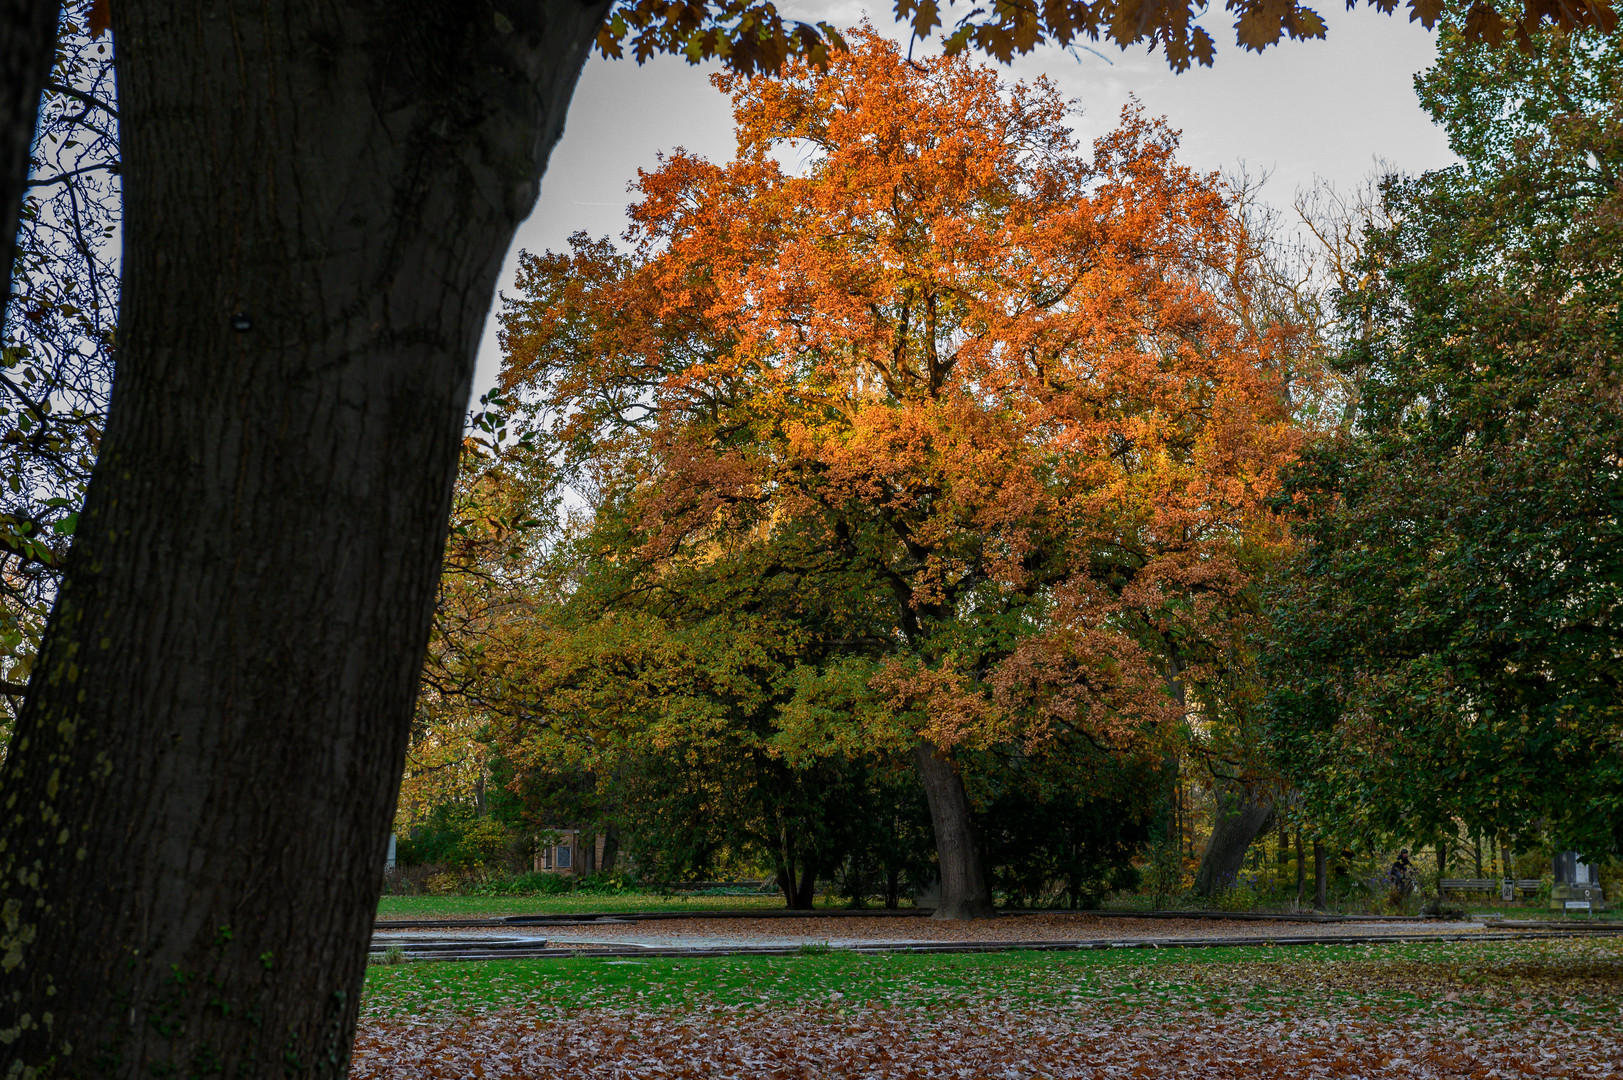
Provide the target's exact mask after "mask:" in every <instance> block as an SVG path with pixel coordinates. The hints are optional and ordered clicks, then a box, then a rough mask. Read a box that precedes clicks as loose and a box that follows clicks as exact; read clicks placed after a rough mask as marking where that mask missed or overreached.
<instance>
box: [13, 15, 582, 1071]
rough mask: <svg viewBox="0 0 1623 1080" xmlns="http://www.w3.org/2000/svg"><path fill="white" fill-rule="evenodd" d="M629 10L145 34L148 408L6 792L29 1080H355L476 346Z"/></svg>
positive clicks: (141, 145)
mask: <svg viewBox="0 0 1623 1080" xmlns="http://www.w3.org/2000/svg"><path fill="white" fill-rule="evenodd" d="M606 6H607V5H606V4H605V3H595V4H581V3H578V2H577V0H522V2H521V0H494V2H493V3H489V2H481V3H456V2H451V0H347V2H331V0H328V2H324V3H318V2H317V0H272V2H269V3H265V2H261V0H253V2H249V0H181V2H159V0H119V2H118V3H115V4H114V5H113V15H114V19H115V26H114V30H115V40H116V41H117V42H118V59H117V63H118V77H119V95H120V101H119V107H120V113H121V127H122V132H123V151H124V159H123V177H124V192H125V199H126V219H125V220H126V224H125V234H124V286H123V304H124V306H123V311H122V315H121V321H120V325H119V355H118V376H117V382H116V385H115V386H114V389H113V397H112V407H111V414H110V419H109V422H108V427H107V431H106V436H105V440H104V442H103V444H102V450H101V456H100V459H99V461H98V462H97V465H96V470H95V474H94V479H93V481H92V483H91V485H90V489H89V492H88V495H87V499H86V505H85V509H84V512H83V514H82V516H81V518H80V523H79V530H78V534H77V539H76V543H75V546H74V549H73V552H72V556H71V560H70V562H69V565H68V567H67V572H66V576H65V581H64V585H63V587H62V590H61V593H60V597H59V600H58V603H57V606H56V609H55V611H54V613H53V615H52V619H51V623H50V626H49V629H48V631H47V634H46V641H45V645H44V648H43V653H42V657H41V660H40V662H39V664H38V665H37V666H36V669H35V674H34V678H33V680H32V683H31V686H30V693H29V696H28V699H27V702H26V704H25V706H24V708H23V711H22V714H21V716H20V718H19V721H18V724H17V730H16V734H15V737H14V739H13V741H12V744H11V747H10V751H9V754H8V756H7V759H6V762H5V766H4V771H3V773H0V798H3V799H4V806H5V808H6V811H7V813H6V815H5V818H4V821H3V823H0V874H3V882H0V914H3V917H4V925H3V926H0V1075H4V1076H6V1077H17V1076H27V1075H30V1074H31V1073H32V1071H33V1070H36V1069H44V1068H46V1067H47V1065H48V1063H50V1065H49V1068H50V1069H51V1075H52V1076H85V1075H111V1076H126V1077H135V1076H141V1077H147V1076H152V1075H171V1074H172V1075H193V1074H194V1073H197V1074H207V1075H213V1074H215V1073H219V1074H222V1075H229V1076H244V1077H273V1076H274V1077H284V1076H327V1077H342V1076H344V1075H345V1073H346V1071H347V1063H348V1057H349V1050H350V1043H351V1039H352V1032H353V1027H354V1021H355V1015H356V1005H357V993H358V990H359V986H360V980H361V976H362V974H363V971H364V967H363V965H364V960H365V945H366V941H367V939H368V936H369V933H370V929H371V922H372V918H373V913H374V910H375V905H376V899H377V893H378V888H379V884H380V877H381V874H382V869H383V858H384V851H385V848H386V844H387V838H388V832H389V821H390V818H391V816H392V806H391V804H392V801H393V795H394V791H395V787H396V784H397V782H398V779H399V775H400V770H401V765H402V760H403V754H404V747H405V740H406V734H407V725H408V722H409V720H410V717H411V711H412V702H413V698H414V696H415V693H416V684H417V673H418V670H419V666H420V661H421V657H422V652H423V648H424V645H425V642H426V639H427V634H428V628H429V617H430V611H431V608H432V604H433V596H434V586H435V580H436V576H437V573H438V569H439V564H440V554H441V548H442V544H443V539H444V532H445V521H446V514H447V509H448V505H449V501H450V492H451V482H452V478H453V475H454V472H455V469H456V461H457V452H458V446H459V442H460V435H461V423H462V417H463V413H464V410H465V408H466V402H467V396H468V388H469V385H470V381H471V376H472V372H473V364H474V351H475V348H476V345H477V342H478V339H479V335H480V332H481V329H482V327H483V323H484V317H485V314H486V311H487V308H488V306H489V303H490V299H491V296H492V293H493V290H494V286H495V279H496V275H497V273H498V271H499V268H500V264H501V260H502V257H503V255H504V253H505V252H506V250H507V247H508V245H509V243H510V241H511V238H512V235H513V230H514V228H515V227H516V225H517V224H518V222H519V221H520V220H521V219H522V218H523V217H524V216H525V215H526V214H527V213H528V212H529V210H530V208H531V206H532V205H533V202H534V200H535V196H536V193H537V190H538V187H539V178H540V176H541V173H542V170H543V168H544V167H545V164H546V159H547V155H548V153H549V152H550V151H551V148H552V146H553V144H554V143H555V142H556V140H557V137H558V135H559V133H560V131H561V128H562V122H563V117H564V112H565V109H566V108H567V105H568V101H569V97H570V94H571V92H572V90H573V88H574V85H575V82H576V80H577V78H578V77H579V73H580V69H581V65H582V63H583V61H584V59H585V57H586V54H587V50H588V47H589V45H590V42H591V40H592V37H593V34H594V32H595V31H596V29H597V26H598V24H599V21H600V19H601V17H602V15H603V12H604V9H605V7H606ZM8 33H9V28H8ZM11 47H12V44H11V41H10V40H9V38H8V40H7V43H6V46H5V48H7V49H10V48H11ZM44 55H45V56H46V58H47V59H48V58H49V55H50V49H49V47H47V48H46V49H45V50H44ZM8 120H9V118H8ZM8 145H9V144H8Z"/></svg>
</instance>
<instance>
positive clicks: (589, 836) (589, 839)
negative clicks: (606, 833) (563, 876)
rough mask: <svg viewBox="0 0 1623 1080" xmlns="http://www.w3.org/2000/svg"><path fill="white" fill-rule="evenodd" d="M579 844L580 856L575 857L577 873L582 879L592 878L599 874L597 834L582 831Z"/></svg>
mask: <svg viewBox="0 0 1623 1080" xmlns="http://www.w3.org/2000/svg"><path fill="white" fill-rule="evenodd" d="M577 843H579V845H580V854H579V855H577V856H575V873H577V874H579V875H580V876H581V877H591V876H592V875H593V874H595V873H597V834H596V833H592V832H587V831H586V830H585V829H582V830H581V832H580V838H579V840H578V841H577Z"/></svg>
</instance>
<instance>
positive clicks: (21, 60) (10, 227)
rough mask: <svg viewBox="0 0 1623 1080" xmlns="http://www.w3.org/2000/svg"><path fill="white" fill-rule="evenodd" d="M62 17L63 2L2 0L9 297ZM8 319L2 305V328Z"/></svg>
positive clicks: (0, 169)
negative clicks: (38, 127)
mask: <svg viewBox="0 0 1623 1080" xmlns="http://www.w3.org/2000/svg"><path fill="white" fill-rule="evenodd" d="M61 13H62V4H61V0H0V27H4V28H5V37H4V39H3V40H0V126H3V130H0V263H3V264H4V265H3V267H0V269H4V270H5V272H6V285H7V289H6V294H7V295H9V294H10V292H11V289H10V287H9V286H10V284H11V260H12V253H13V252H15V251H16V250H17V248H16V244H17V222H18V220H19V219H20V218H21V216H22V206H23V193H24V192H25V191H27V190H28V151H29V149H30V148H32V146H33V144H34V128H35V126H36V124H37V123H38V119H39V99H40V94H42V93H43V92H44V90H45V82H46V80H47V79H49V78H50V75H51V58H52V57H53V56H55V55H56V27H57V22H58V20H59V19H60V17H61ZM0 304H3V301H0ZM4 320H5V310H4V307H3V306H0V329H3V328H4Z"/></svg>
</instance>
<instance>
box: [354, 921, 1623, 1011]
mask: <svg viewBox="0 0 1623 1080" xmlns="http://www.w3.org/2000/svg"><path fill="white" fill-rule="evenodd" d="M1620 992H1623V944H1620V943H1618V942H1614V941H1610V940H1596V941H1586V940H1576V941H1571V940H1563V941H1522V942H1483V943H1474V942H1473V943H1454V942H1449V943H1412V944H1404V945H1356V946H1290V947H1278V948H1276V947H1268V946H1248V947H1236V948H1219V949H1199V950H1194V949H1167V950H1162V951H1145V950H1119V951H1118V950H1111V951H1098V952H1093V951H1090V952H1079V953H991V954H944V955H943V954H936V955H928V956H909V955H902V954H892V955H879V956H861V955H856V954H851V953H844V952H840V951H838V950H835V951H832V952H829V953H824V954H817V955H797V956H787V957H761V956H741V957H717V958H702V959H668V958H654V957H651V958H648V959H646V960H637V959H627V958H622V957H616V958H613V959H608V960H599V959H588V958H569V959H528V960H492V961H485V962H473V963H468V962H463V963H412V964H406V965H403V966H399V967H383V966H380V967H373V968H370V969H369V970H368V972H367V979H366V991H365V997H364V999H363V1002H362V1011H363V1014H364V1015H367V1016H373V1017H384V1016H403V1015H413V1016H424V1015H429V1014H435V1013H438V1014H442V1015H444V1014H454V1013H459V1012H468V1011H475V1012H481V1011H487V1010H493V1009H501V1008H508V1007H525V1006H531V1005H543V1006H549V1007H563V1008H611V1009H612V1008H650V1007H663V1008H673V1009H678V1010H680V1009H682V1008H686V1007H697V1006H699V1005H705V1006H710V1005H718V1004H719V1005H755V1006H767V1007H784V1006H794V1005H798V1004H806V1003H813V1002H816V1003H822V1004H825V1005H826V1004H828V1003H829V1002H831V1001H834V1002H843V1003H850V1004H882V1005H885V1006H889V1007H899V1008H926V1009H928V1008H932V1007H938V1006H972V1005H974V1004H975V1003H976V1002H980V1001H989V1000H990V1001H996V1002H1000V1003H1006V1004H1016V1003H1019V1002H1031V1003H1033V1004H1037V1003H1049V1004H1053V1003H1061V1004H1065V1003H1069V1004H1077V1005H1081V1004H1090V1005H1095V1006H1100V1007H1105V1008H1109V1009H1115V1008H1118V1007H1119V1008H1124V1009H1144V1008H1183V1009H1191V1008H1205V1009H1213V1008H1215V1009H1219V1010H1232V1009H1247V1010H1267V1009H1277V1008H1280V1007H1281V1006H1282V1005H1287V1004H1288V1005H1289V1006H1290V1007H1292V1008H1302V1007H1311V1006H1312V1005H1313V1003H1314V1002H1318V1003H1320V1004H1322V1005H1323V1006H1324V1007H1326V1008H1331V1007H1334V1008H1343V1009H1344V1008H1349V1007H1350V1008H1355V1009H1358V1010H1366V1009H1367V1010H1371V1011H1373V1012H1375V1013H1377V1014H1380V1015H1399V1014H1419V1013H1427V1012H1429V1011H1435V1010H1437V1009H1439V1008H1443V1007H1444V1006H1443V1005H1441V1004H1440V1003H1442V1002H1445V1001H1446V1002H1448V1005H1447V1006H1446V1008H1448V1009H1453V1008H1455V1007H1456V1006H1457V1007H1458V1008H1459V1009H1469V1010H1475V1011H1484V1010H1485V1011H1487V1012H1491V1013H1503V1014H1505V1015H1507V1016H1508V1015H1510V1012H1509V1011H1510V1010H1512V1009H1518V1010H1526V1009H1527V1008H1529V1003H1532V1007H1533V1008H1535V1009H1536V1010H1537V1011H1538V1012H1540V1013H1542V1014H1545V1015H1550V1016H1561V1017H1563V1018H1566V1019H1570V1020H1585V1021H1594V1020H1596V1019H1597V1018H1601V1019H1604V1018H1606V1017H1612V1018H1615V1016H1616V1009H1617V1004H1616V1003H1617V1000H1618V995H1619V993H1620ZM1448 995H1452V996H1451V997H1450V996H1448Z"/></svg>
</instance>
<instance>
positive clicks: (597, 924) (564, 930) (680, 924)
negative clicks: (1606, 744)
mask: <svg viewBox="0 0 1623 1080" xmlns="http://www.w3.org/2000/svg"><path fill="white" fill-rule="evenodd" d="M1594 933H1605V934H1618V933H1623V925H1613V926H1611V927H1596V928H1592V929H1588V930H1586V929H1583V928H1580V927H1572V928H1569V927H1565V926H1557V927H1554V928H1547V927H1529V928H1510V927H1495V926H1484V925H1483V924H1482V923H1480V922H1442V921H1438V920H1419V919H1369V920H1362V919H1341V918H1332V919H1316V918H1312V917H1308V916H1304V917H1296V918H1259V917H1257V916H1254V915H1238V916H1234V917H1224V916H1222V915H1218V914H1216V913H1212V914H1211V915H1209V916H1207V917H1199V918H1197V917H1189V916H1187V915H1183V914H1178V913H1165V914H1164V915H1163V916H1162V917H1145V916H1120V915H1109V914H1105V913H1090V912H1075V913H1072V912H1042V913H1031V914H1011V915H1005V916H1002V917H999V918H996V919H989V920H984V921H977V922H967V923H964V922H934V921H932V920H930V919H927V918H923V917H912V918H907V917H899V916H898V914H897V913H891V914H889V915H888V916H881V915H878V914H875V915H873V916H864V915H861V914H858V913H841V914H839V915H835V914H814V915H798V914H793V913H788V912H783V913H774V914H773V915H772V916H770V917H756V916H751V915H748V914H746V913H742V912H740V913H737V914H735V915H732V916H728V917H715V916H681V917H671V916H668V915H665V916H660V917H650V918H637V917H635V916H596V917H590V918H588V919H569V918H548V919H547V921H546V922H545V923H544V924H539V923H538V924H530V925H526V924H523V923H514V922H510V921H505V920H489V921H482V922H476V921H473V920H469V921H466V922H464V923H463V924H461V925H447V924H446V923H445V922H441V923H438V924H436V925H433V926H423V927H412V926H409V925H405V924H402V923H398V922H397V923H391V924H389V925H387V926H380V927H379V929H378V931H377V932H376V933H375V934H374V936H373V943H372V950H373V951H374V952H385V951H387V950H389V949H390V948H400V949H403V950H404V951H405V953H406V955H407V956H409V957H411V958H414V959H445V960H454V959H469V960H471V959H491V958H495V957H517V956H569V955H592V956H601V957H610V956H615V957H631V956H707V955H708V956H714V955H718V954H784V953H793V952H798V951H802V950H804V949H805V948H807V947H812V948H818V949H821V948H831V949H846V950H851V951H856V952H991V951H1001V950H1075V949H1109V948H1204V947H1212V946H1221V945H1246V944H1259V943H1269V944H1278V945H1286V944H1293V945H1294V944H1314V943H1321V944H1357V943H1370V944H1378V943H1392V942H1398V941H1404V940H1414V941H1470V940H1480V941H1499V940H1510V939H1517V938H1533V937H1549V936H1561V937H1565V936H1572V935H1578V934H1584V935H1586V936H1587V935H1589V934H1594Z"/></svg>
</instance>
